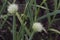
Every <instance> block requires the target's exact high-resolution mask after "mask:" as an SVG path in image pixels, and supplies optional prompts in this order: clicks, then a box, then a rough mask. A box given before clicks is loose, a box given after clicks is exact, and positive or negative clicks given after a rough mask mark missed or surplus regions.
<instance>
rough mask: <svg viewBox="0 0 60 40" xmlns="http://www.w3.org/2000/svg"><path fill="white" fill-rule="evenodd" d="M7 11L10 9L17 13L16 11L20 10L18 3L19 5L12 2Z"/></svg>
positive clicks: (11, 11) (10, 11)
mask: <svg viewBox="0 0 60 40" xmlns="http://www.w3.org/2000/svg"><path fill="white" fill-rule="evenodd" d="M7 11H8V12H9V13H16V12H17V11H18V5H17V4H10V5H9V6H8V9H7Z"/></svg>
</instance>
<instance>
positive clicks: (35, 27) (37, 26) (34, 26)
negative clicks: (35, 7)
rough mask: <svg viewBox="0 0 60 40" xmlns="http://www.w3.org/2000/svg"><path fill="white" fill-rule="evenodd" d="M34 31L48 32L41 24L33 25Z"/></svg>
mask: <svg viewBox="0 0 60 40" xmlns="http://www.w3.org/2000/svg"><path fill="white" fill-rule="evenodd" d="M32 29H33V30H34V31H35V32H41V31H42V30H44V31H45V32H46V30H45V29H44V27H43V25H42V24H41V23H39V22H36V23H33V26H32Z"/></svg>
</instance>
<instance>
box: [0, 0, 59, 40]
mask: <svg viewBox="0 0 60 40" xmlns="http://www.w3.org/2000/svg"><path fill="white" fill-rule="evenodd" d="M9 2H11V3H12V0H9ZM36 2H37V4H40V3H41V2H42V0H36ZM16 3H17V4H25V1H24V0H17V1H16ZM2 4H3V2H2V0H0V5H2ZM47 5H48V8H49V9H50V12H53V10H54V1H53V0H47ZM43 6H44V5H43ZM23 10H24V6H20V9H19V11H20V12H23ZM6 13H7V11H6V8H5V9H4V11H3V15H4V14H6ZM45 14H46V11H45V10H44V9H41V10H40V11H39V14H38V16H39V17H40V16H43V15H45ZM59 17H60V14H59V15H56V18H59ZM51 18H52V16H51ZM16 19H17V18H16ZM0 20H1V19H0ZM12 20H13V18H12V16H11V17H9V18H8V19H7V21H6V23H5V24H4V26H3V28H2V29H0V40H12V39H13V37H12V33H11V32H10V28H12V27H11V26H12ZM2 21H3V19H2ZM27 21H28V22H27V23H29V20H27ZM47 21H48V20H47V18H45V19H42V20H40V21H39V22H41V23H42V24H43V25H44V27H45V28H46V30H47V26H48V22H47ZM16 22H17V23H16V26H17V31H18V29H19V27H18V26H20V23H19V21H18V19H17V20H16ZM27 25H29V24H27ZM52 28H55V29H57V30H60V20H58V21H55V22H53V24H52ZM47 31H48V30H47ZM49 37H51V38H52V39H53V40H60V35H59V34H56V33H53V32H50V31H48V34H46V33H44V32H42V33H39V32H38V33H35V35H34V37H33V40H40V39H42V38H43V39H42V40H49V39H48V38H49Z"/></svg>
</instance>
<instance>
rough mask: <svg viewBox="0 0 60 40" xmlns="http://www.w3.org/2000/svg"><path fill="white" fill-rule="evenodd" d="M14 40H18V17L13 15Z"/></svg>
mask: <svg viewBox="0 0 60 40" xmlns="http://www.w3.org/2000/svg"><path fill="white" fill-rule="evenodd" d="M13 40H17V34H16V17H15V15H13Z"/></svg>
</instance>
